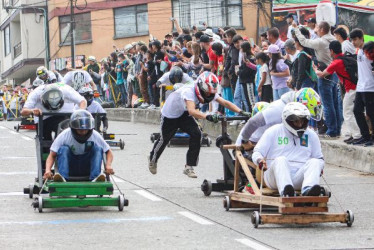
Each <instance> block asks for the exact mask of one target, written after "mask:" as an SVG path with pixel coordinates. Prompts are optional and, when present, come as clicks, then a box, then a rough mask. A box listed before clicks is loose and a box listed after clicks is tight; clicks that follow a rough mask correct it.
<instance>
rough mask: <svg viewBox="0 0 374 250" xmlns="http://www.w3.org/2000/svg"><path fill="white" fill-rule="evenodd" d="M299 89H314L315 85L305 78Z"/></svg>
mask: <svg viewBox="0 0 374 250" xmlns="http://www.w3.org/2000/svg"><path fill="white" fill-rule="evenodd" d="M301 88H312V89H315V88H316V83H315V82H313V81H312V79H310V78H309V77H307V78H305V79H304V81H303V82H302V83H301Z"/></svg>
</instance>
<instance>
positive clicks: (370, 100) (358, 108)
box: [353, 92, 374, 139]
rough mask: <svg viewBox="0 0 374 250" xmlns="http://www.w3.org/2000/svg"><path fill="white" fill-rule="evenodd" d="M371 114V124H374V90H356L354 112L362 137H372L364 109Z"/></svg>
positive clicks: (368, 114)
mask: <svg viewBox="0 0 374 250" xmlns="http://www.w3.org/2000/svg"><path fill="white" fill-rule="evenodd" d="M365 109H366V115H367V116H369V118H370V122H371V125H374V92H356V98H355V104H354V107H353V113H354V115H355V118H356V121H357V125H358V127H359V128H360V132H361V135H362V137H364V138H366V139H370V132H369V127H368V124H367V123H366V119H365V114H364V111H365Z"/></svg>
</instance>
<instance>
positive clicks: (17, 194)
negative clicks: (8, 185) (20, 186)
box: [0, 192, 25, 196]
mask: <svg viewBox="0 0 374 250" xmlns="http://www.w3.org/2000/svg"><path fill="white" fill-rule="evenodd" d="M21 195H25V194H24V193H23V192H8V193H0V196H21Z"/></svg>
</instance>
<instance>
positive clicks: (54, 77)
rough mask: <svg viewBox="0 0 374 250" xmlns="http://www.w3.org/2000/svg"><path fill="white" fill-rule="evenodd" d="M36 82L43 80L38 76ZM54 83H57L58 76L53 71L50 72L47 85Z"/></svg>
mask: <svg viewBox="0 0 374 250" xmlns="http://www.w3.org/2000/svg"><path fill="white" fill-rule="evenodd" d="M36 80H42V79H40V78H39V76H37V77H36V78H35V80H34V81H36ZM42 81H43V82H44V80H42ZM53 81H55V82H57V78H56V75H55V73H53V72H52V71H50V70H48V79H47V80H46V82H47V83H52V82H53Z"/></svg>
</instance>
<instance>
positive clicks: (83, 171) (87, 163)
mask: <svg viewBox="0 0 374 250" xmlns="http://www.w3.org/2000/svg"><path fill="white" fill-rule="evenodd" d="M102 161H103V149H102V148H101V147H98V146H96V145H93V146H92V148H91V150H90V151H89V152H87V153H85V154H83V155H75V154H73V152H71V150H70V148H69V147H68V146H61V147H60V149H59V150H58V152H57V164H58V172H59V173H60V174H61V175H62V176H63V177H64V178H65V179H67V180H68V179H69V176H90V180H93V179H95V178H96V177H97V176H99V174H100V172H101V162H102Z"/></svg>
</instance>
